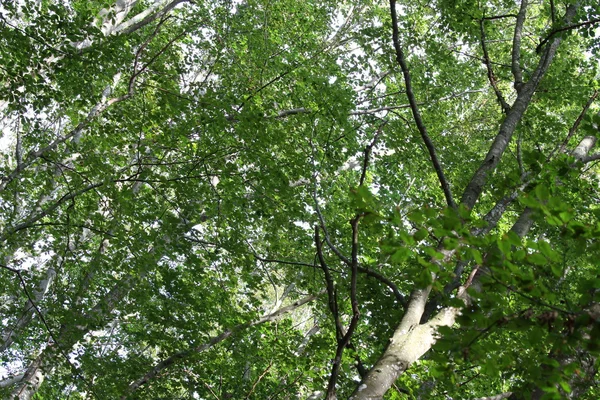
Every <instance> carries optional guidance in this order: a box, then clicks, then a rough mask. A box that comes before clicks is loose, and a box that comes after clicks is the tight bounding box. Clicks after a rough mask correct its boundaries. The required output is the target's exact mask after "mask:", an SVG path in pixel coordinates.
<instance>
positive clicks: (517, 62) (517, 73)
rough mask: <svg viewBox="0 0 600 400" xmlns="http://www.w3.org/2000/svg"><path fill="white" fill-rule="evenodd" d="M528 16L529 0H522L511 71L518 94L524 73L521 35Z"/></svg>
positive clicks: (516, 25) (516, 27) (514, 38)
mask: <svg viewBox="0 0 600 400" xmlns="http://www.w3.org/2000/svg"><path fill="white" fill-rule="evenodd" d="M526 15H527V0H521V7H520V8H519V13H518V14H517V22H516V24H515V34H514V37H513V47H512V62H511V65H510V69H511V71H512V74H513V77H514V78H515V84H514V85H515V89H517V92H519V91H520V90H521V86H522V85H523V73H522V72H521V35H522V32H523V24H524V23H525V17H526Z"/></svg>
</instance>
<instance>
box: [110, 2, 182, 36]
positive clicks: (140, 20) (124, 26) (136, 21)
mask: <svg viewBox="0 0 600 400" xmlns="http://www.w3.org/2000/svg"><path fill="white" fill-rule="evenodd" d="M188 1H190V0H174V1H171V2H170V3H169V4H167V5H166V6H165V7H164V8H163V9H162V10H160V11H156V10H157V9H158V8H159V7H160V6H161V5H162V3H164V1H161V2H155V3H154V4H153V5H152V6H150V7H149V8H147V9H146V10H144V11H142V12H141V13H139V14H137V15H135V16H133V17H132V18H130V19H128V20H127V21H125V22H122V23H121V24H119V25H118V26H117V27H115V28H114V29H113V30H112V33H114V34H122V35H126V34H129V33H132V32H135V31H137V30H138V29H140V28H143V27H144V26H146V25H148V24H150V23H152V22H153V21H155V20H157V19H159V18H162V17H163V16H165V15H166V14H167V13H168V12H169V11H171V10H172V9H173V8H175V6H177V5H179V4H181V3H184V2H188Z"/></svg>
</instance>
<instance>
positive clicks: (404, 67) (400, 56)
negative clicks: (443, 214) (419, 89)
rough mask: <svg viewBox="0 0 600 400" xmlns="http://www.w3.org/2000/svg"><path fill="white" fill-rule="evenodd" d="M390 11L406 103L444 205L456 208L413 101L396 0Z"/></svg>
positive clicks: (433, 147) (392, 3) (391, 2)
mask: <svg viewBox="0 0 600 400" xmlns="http://www.w3.org/2000/svg"><path fill="white" fill-rule="evenodd" d="M390 10H391V16H392V30H393V32H392V40H393V44H394V50H395V52H396V61H397V62H398V64H400V68H401V69H402V74H403V76H404V84H405V85H406V95H407V96H408V102H409V103H410V109H411V111H412V114H413V118H414V120H415V123H416V124H417V128H418V130H419V133H420V134H421V138H422V139H423V142H424V143H425V147H427V151H428V152H429V157H430V158H431V162H432V163H433V168H434V169H435V172H436V174H437V176H438V180H439V181H440V186H441V187H442V190H443V192H444V196H445V197H446V204H447V205H448V207H451V208H456V203H455V202H454V199H453V198H452V192H451V190H450V185H449V184H448V181H447V179H446V176H445V175H444V170H443V169H442V165H441V164H440V161H439V159H438V156H437V153H436V150H435V146H434V145H433V142H432V141H431V138H430V137H429V135H428V133H427V128H426V127H425V124H424V123H423V119H422V118H421V113H420V111H419V106H418V105H417V100H416V99H415V95H414V93H413V90H412V84H411V78H410V72H409V70H408V65H407V64H406V60H405V57H404V52H403V51H402V47H401V46H400V38H399V37H400V33H399V31H398V16H397V15H396V0H390Z"/></svg>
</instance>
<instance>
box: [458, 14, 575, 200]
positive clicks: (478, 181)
mask: <svg viewBox="0 0 600 400" xmlns="http://www.w3.org/2000/svg"><path fill="white" fill-rule="evenodd" d="M576 11H577V7H575V6H569V7H568V8H567V14H566V16H565V20H567V21H570V20H571V19H572V18H573V17H574V16H575V12H576ZM561 41H562V39H561V38H560V37H558V38H555V39H553V40H552V42H551V43H550V45H549V46H547V47H546V48H545V51H544V53H543V54H542V56H541V57H540V60H539V63H538V66H537V68H536V69H535V71H534V72H533V74H532V76H531V78H530V79H529V81H527V83H524V84H523V85H522V86H521V89H520V90H519V92H518V95H517V99H516V100H515V102H514V104H513V105H512V107H511V108H510V110H509V112H508V113H507V114H506V117H505V118H504V120H503V121H502V124H501V125H500V129H499V132H498V134H497V135H496V137H495V138H494V141H493V142H492V145H491V146H490V149H489V151H488V153H487V155H486V156H485V158H484V160H483V162H482V163H481V164H480V166H479V168H478V169H477V171H476V172H475V173H474V174H473V176H472V177H471V180H470V181H469V183H468V185H467V187H466V188H465V191H464V192H463V196H462V199H461V203H462V204H464V205H465V206H466V207H467V208H470V209H472V208H473V206H475V203H476V202H477V200H478V199H479V196H480V195H481V193H482V192H483V188H484V186H485V184H486V183H487V181H488V179H489V178H490V176H491V174H492V173H493V171H494V170H495V169H496V167H497V166H498V163H499V162H500V159H501V157H502V155H503V154H504V151H505V150H506V148H507V147H508V143H509V142H510V140H511V138H512V136H513V134H514V132H515V130H516V128H517V124H518V123H519V122H520V121H521V119H522V117H523V115H524V114H525V111H526V110H527V108H528V107H529V103H530V102H531V99H532V98H533V94H534V93H535V90H536V89H537V86H538V85H539V83H540V81H541V79H542V77H543V76H544V74H545V73H546V71H547V70H548V68H549V67H550V64H551V63H552V60H553V59H554V55H555V54H556V51H557V49H558V46H559V45H560V43H561Z"/></svg>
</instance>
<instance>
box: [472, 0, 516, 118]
mask: <svg viewBox="0 0 600 400" xmlns="http://www.w3.org/2000/svg"><path fill="white" fill-rule="evenodd" d="M523 1H526V0H523ZM484 21H485V20H484V19H481V20H480V21H479V29H480V31H481V35H480V42H481V49H482V50H483V61H484V63H485V66H486V69H487V76H488V80H489V81H490V85H492V88H493V89H494V93H496V98H497V99H498V102H499V103H500V106H501V107H502V111H504V113H505V114H507V113H508V110H510V106H509V105H508V103H507V102H506V100H505V99H504V96H503V95H502V92H501V91H500V89H499V88H498V82H497V81H496V75H495V74H494V71H493V69H492V63H491V61H490V56H489V54H488V51H487V45H486V44H485V42H486V38H485V26H484Z"/></svg>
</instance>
